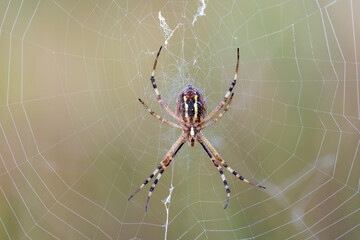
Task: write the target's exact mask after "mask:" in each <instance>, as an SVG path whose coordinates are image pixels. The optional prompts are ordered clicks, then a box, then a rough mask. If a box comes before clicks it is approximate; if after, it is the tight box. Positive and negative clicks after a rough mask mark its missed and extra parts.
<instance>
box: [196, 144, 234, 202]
mask: <svg viewBox="0 0 360 240" xmlns="http://www.w3.org/2000/svg"><path fill="white" fill-rule="evenodd" d="M199 142H200V144H201V146H203V148H204V149H205V152H206V153H207V154H208V155H209V157H210V160H211V161H212V162H213V164H214V166H215V167H216V168H217V169H218V170H219V173H220V175H221V178H222V180H223V183H224V186H225V190H226V195H227V198H226V205H225V207H224V209H225V208H227V206H228V204H229V200H230V188H229V185H228V183H227V181H226V178H225V175H224V171H223V170H222V168H221V167H220V165H219V164H218V162H217V161H216V159H215V158H214V155H213V154H212V153H211V151H210V150H209V148H208V147H207V146H206V144H205V143H204V142H203V141H201V140H200V139H199Z"/></svg>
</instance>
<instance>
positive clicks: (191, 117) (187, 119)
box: [128, 47, 265, 211]
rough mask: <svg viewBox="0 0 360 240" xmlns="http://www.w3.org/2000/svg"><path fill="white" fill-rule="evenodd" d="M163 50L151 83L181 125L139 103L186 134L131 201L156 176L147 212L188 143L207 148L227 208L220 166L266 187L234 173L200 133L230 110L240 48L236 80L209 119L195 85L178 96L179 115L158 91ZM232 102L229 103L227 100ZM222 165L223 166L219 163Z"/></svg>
mask: <svg viewBox="0 0 360 240" xmlns="http://www.w3.org/2000/svg"><path fill="white" fill-rule="evenodd" d="M161 48H162V47H160V49H159V51H158V53H157V56H156V58H155V63H154V67H153V71H152V73H151V78H150V80H151V83H152V85H153V87H154V90H155V93H156V97H157V100H158V102H159V104H160V105H161V107H163V108H164V109H165V111H166V112H167V113H169V114H170V115H171V116H172V117H173V118H174V119H175V120H176V121H178V123H179V124H177V123H173V122H170V121H168V120H166V119H164V118H162V117H161V116H159V115H158V114H156V113H155V112H153V111H152V110H151V109H150V108H149V107H148V106H147V105H146V104H145V103H144V102H143V101H142V100H141V99H140V98H139V101H140V102H141V104H142V105H143V106H144V107H145V108H146V109H147V110H148V111H149V113H150V114H151V115H153V116H155V117H156V118H157V119H159V120H160V121H162V122H164V123H167V124H169V125H171V126H173V127H175V128H178V129H180V130H182V131H183V133H182V135H181V136H180V137H179V138H178V140H177V141H176V142H175V143H174V145H173V146H172V147H171V148H170V150H169V151H168V153H167V154H166V155H165V157H164V158H163V160H162V161H161V162H160V163H159V166H158V167H157V168H156V169H155V171H154V172H153V173H152V174H150V176H149V177H148V178H147V179H146V180H145V181H144V183H143V184H141V186H140V187H139V188H138V189H137V190H136V191H135V192H134V193H133V194H132V195H131V196H130V197H129V199H128V200H130V199H131V198H132V197H133V196H134V195H135V194H136V193H137V192H139V191H140V190H141V189H142V188H143V187H144V186H145V185H146V184H147V183H148V182H149V181H150V180H151V179H152V178H153V177H154V176H156V175H157V176H156V179H155V181H154V182H153V184H152V186H151V188H150V191H149V194H148V198H147V202H146V206H145V211H147V208H148V204H149V201H150V197H151V194H152V192H153V191H154V189H155V187H156V184H157V183H158V182H159V180H160V178H161V175H162V174H163V172H164V171H165V169H166V168H167V167H168V166H169V164H170V163H171V161H172V160H173V159H174V157H175V155H176V153H177V152H178V151H179V150H180V148H181V147H182V146H183V144H184V143H185V142H186V141H188V143H189V145H190V146H194V145H195V142H196V141H198V142H199V143H200V144H201V146H202V147H203V148H204V150H205V152H206V153H207V154H208V155H209V158H210V160H211V161H212V163H213V164H214V166H215V167H216V168H217V169H218V171H219V173H220V176H221V178H222V181H223V183H224V186H225V190H226V193H227V199H226V205H225V207H224V209H225V208H226V207H227V206H228V203H229V199H230V188H229V185H228V183H227V181H226V178H225V175H224V172H223V169H222V167H221V166H220V164H221V165H222V166H223V167H224V168H226V169H227V170H228V171H229V172H231V173H232V174H234V175H235V176H236V177H237V178H238V179H240V180H242V181H244V182H247V183H249V184H252V185H254V186H256V187H260V188H265V187H264V186H260V185H257V184H255V183H252V182H250V181H249V180H247V179H245V178H244V177H243V176H241V175H240V174H238V173H237V172H236V171H234V170H233V169H232V168H231V167H229V165H228V164H227V163H226V162H225V161H224V160H223V159H222V157H221V156H220V154H219V153H218V152H217V151H216V150H215V148H214V147H213V146H212V145H211V143H210V142H209V141H208V140H207V139H206V138H205V137H204V135H203V134H202V133H201V130H202V129H204V128H206V127H208V126H210V125H212V124H214V123H216V122H217V121H218V120H219V119H220V118H221V117H222V116H223V115H224V114H225V113H226V111H227V110H228V109H229V107H230V103H231V100H232V98H233V96H234V93H231V92H232V90H233V88H234V86H235V84H236V78H237V74H238V69H239V48H238V49H237V63H236V71H235V77H234V80H233V81H232V82H231V85H230V88H229V90H228V91H227V93H226V94H225V97H224V99H223V100H222V101H221V102H220V104H219V105H218V106H217V107H216V108H215V109H214V110H213V111H212V112H211V113H210V114H209V115H207V116H206V102H205V99H204V96H203V95H202V93H201V92H200V90H199V89H197V88H196V87H194V86H193V85H191V84H189V85H187V86H186V87H185V88H184V89H183V90H182V91H181V92H180V93H179V95H178V97H177V100H176V112H175V113H174V112H173V111H172V110H171V109H170V108H169V107H168V106H167V105H166V104H165V102H164V101H163V100H162V98H161V96H160V93H159V90H158V89H157V86H156V83H155V77H154V73H155V68H156V63H157V61H158V57H159V55H160V51H161ZM228 99H229V101H227V100H228ZM226 102H227V104H226V106H225V108H224V109H223V111H222V112H221V113H220V114H219V115H218V116H217V117H216V118H214V119H212V120H211V118H212V117H214V116H215V114H216V113H217V112H218V111H219V110H220V109H221V108H222V107H223V106H224V105H225V103H226ZM219 162H220V164H219Z"/></svg>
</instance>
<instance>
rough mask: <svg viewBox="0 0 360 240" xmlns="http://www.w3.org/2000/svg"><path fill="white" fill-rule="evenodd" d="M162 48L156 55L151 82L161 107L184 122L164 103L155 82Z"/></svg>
mask: <svg viewBox="0 0 360 240" xmlns="http://www.w3.org/2000/svg"><path fill="white" fill-rule="evenodd" d="M161 49H162V46H161V47H160V49H159V51H158V53H157V55H156V58H155V63H154V67H153V71H152V73H151V78H150V80H151V83H152V85H153V87H154V90H155V94H156V97H157V100H158V102H159V103H160V105H161V107H163V108H164V109H165V111H166V112H168V113H169V114H170V115H171V116H172V117H173V118H175V119H176V120H177V121H178V122H182V121H181V119H180V118H178V117H177V116H176V115H175V113H174V112H173V111H172V110H171V109H170V108H169V107H168V106H167V105H166V104H165V103H164V101H163V100H162V98H161V95H160V92H159V90H158V88H157V86H156V82H155V77H154V74H155V68H156V64H157V61H158V58H159V55H160V52H161Z"/></svg>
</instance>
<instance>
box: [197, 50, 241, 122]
mask: <svg viewBox="0 0 360 240" xmlns="http://www.w3.org/2000/svg"><path fill="white" fill-rule="evenodd" d="M239 59H240V57H239V48H238V49H237V63H236V70H235V76H234V80H233V81H232V82H231V85H230V87H229V90H228V91H227V92H226V94H225V97H224V99H223V100H222V101H221V103H220V104H219V105H218V106H217V107H216V108H215V109H214V110H213V111H212V112H211V113H210V114H209V115H208V116H206V117H205V118H204V119H203V120H202V122H203V123H204V122H207V121H209V120H210V119H211V118H212V117H213V116H214V115H215V114H216V113H217V112H218V111H219V110H220V109H221V108H222V107H223V106H224V104H225V103H226V101H227V99H228V98H229V97H230V94H231V91H232V90H233V88H234V87H235V84H236V79H237V75H238V70H239Z"/></svg>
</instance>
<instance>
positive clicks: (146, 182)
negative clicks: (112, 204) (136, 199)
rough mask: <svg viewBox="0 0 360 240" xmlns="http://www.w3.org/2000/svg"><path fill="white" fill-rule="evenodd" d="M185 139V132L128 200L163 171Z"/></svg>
mask: <svg viewBox="0 0 360 240" xmlns="http://www.w3.org/2000/svg"><path fill="white" fill-rule="evenodd" d="M185 141H186V134H185V133H183V134H182V135H181V136H180V137H179V138H178V140H177V141H176V142H175V143H174V145H173V146H172V147H171V148H170V150H169V151H168V153H167V154H166V155H165V157H164V158H163V160H162V161H161V162H160V163H159V166H158V167H157V168H156V169H155V171H154V172H153V173H152V174H150V176H149V177H148V178H147V179H146V180H145V181H144V183H143V184H141V186H140V187H139V188H138V189H137V190H136V191H135V192H134V193H133V194H131V196H130V197H129V198H128V200H130V199H131V198H132V197H133V196H134V195H135V194H136V193H138V192H139V191H140V190H141V189H142V188H143V187H145V185H146V184H148V183H149V181H150V180H151V179H152V178H153V177H154V176H155V175H156V174H158V172H159V171H160V172H161V170H162V168H163V166H164V165H166V164H167V163H168V162H169V158H171V156H175V154H176V153H177V151H179V149H180V147H181V146H182V145H183V144H184V142H185Z"/></svg>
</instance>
